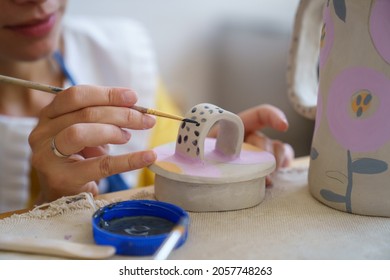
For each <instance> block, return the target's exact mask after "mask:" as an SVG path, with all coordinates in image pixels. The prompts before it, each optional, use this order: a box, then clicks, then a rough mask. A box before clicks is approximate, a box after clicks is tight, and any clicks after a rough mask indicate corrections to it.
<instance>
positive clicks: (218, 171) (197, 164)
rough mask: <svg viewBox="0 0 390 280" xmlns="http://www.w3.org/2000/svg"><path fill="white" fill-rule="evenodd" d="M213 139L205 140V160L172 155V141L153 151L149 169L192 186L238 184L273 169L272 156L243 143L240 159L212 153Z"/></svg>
mask: <svg viewBox="0 0 390 280" xmlns="http://www.w3.org/2000/svg"><path fill="white" fill-rule="evenodd" d="M215 143H216V139H214V138H206V139H205V145H204V155H205V156H204V160H203V161H200V160H196V159H190V158H188V157H183V156H181V155H178V154H175V144H176V143H175V142H172V143H169V144H166V145H162V146H159V147H157V148H155V149H154V150H155V152H156V153H157V161H156V162H155V163H154V164H153V165H151V166H150V167H149V168H150V169H151V170H152V171H153V172H155V173H156V174H159V175H161V176H163V177H166V178H170V179H173V180H176V181H183V182H195V183H202V182H204V183H223V182H229V183H231V182H241V181H247V180H251V179H254V178H259V177H265V176H266V175H268V174H270V173H271V172H272V171H273V170H274V169H275V158H274V156H273V155H272V154H271V153H269V152H266V151H263V150H261V149H259V148H257V147H254V146H252V145H249V144H246V143H243V144H242V149H241V153H240V155H239V157H237V158H235V159H229V158H228V157H227V156H225V155H223V154H221V153H218V152H217V151H216V150H215Z"/></svg>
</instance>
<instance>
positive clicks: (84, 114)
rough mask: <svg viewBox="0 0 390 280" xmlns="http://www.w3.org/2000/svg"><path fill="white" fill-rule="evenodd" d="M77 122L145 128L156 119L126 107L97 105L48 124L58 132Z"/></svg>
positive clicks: (153, 123)
mask: <svg viewBox="0 0 390 280" xmlns="http://www.w3.org/2000/svg"><path fill="white" fill-rule="evenodd" d="M77 123H102V124H112V125H116V126H118V127H122V128H129V129H136V130H143V129H149V128H152V127H153V126H154V125H155V123H156V119H155V117H154V116H150V115H147V114H143V113H140V112H138V111H136V110H133V109H130V108H126V107H113V106H95V107H88V108H83V109H80V110H78V111H74V112H70V113H67V114H64V115H61V116H58V117H57V118H55V119H51V120H50V122H48V126H49V129H50V130H51V131H53V132H54V133H58V132H59V131H60V130H62V129H64V128H66V127H69V126H72V125H74V124H77Z"/></svg>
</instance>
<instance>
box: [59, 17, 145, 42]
mask: <svg viewBox="0 0 390 280" xmlns="http://www.w3.org/2000/svg"><path fill="white" fill-rule="evenodd" d="M64 33H65V36H66V37H68V39H69V38H72V39H73V40H82V41H84V42H85V43H88V42H90V43H91V44H97V45H99V46H105V45H109V46H111V47H112V46H113V45H114V46H115V45H116V46H118V45H120V44H121V43H125V44H126V45H129V44H130V45H151V40H150V37H149V34H148V32H147V30H146V28H145V27H144V26H143V25H142V24H141V23H140V22H138V21H136V20H133V19H129V18H126V17H103V18H102V17H92V16H91V17H79V16H70V17H66V18H65V19H64Z"/></svg>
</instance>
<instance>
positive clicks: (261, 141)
mask: <svg viewBox="0 0 390 280" xmlns="http://www.w3.org/2000/svg"><path fill="white" fill-rule="evenodd" d="M238 115H239V116H240V118H241V119H242V121H243V123H244V128H245V132H244V133H245V134H244V142H246V143H249V144H251V145H254V146H256V147H259V148H261V149H263V150H265V151H268V152H270V153H272V154H273V155H274V156H275V159H276V169H279V168H281V167H286V166H288V165H289V164H290V163H291V161H292V160H293V159H294V150H293V148H292V147H291V146H290V145H289V144H287V143H283V142H282V141H280V140H273V139H270V138H268V137H267V136H265V135H264V134H263V133H261V132H260V130H261V129H262V128H265V127H270V128H272V129H275V130H277V131H286V130H287V129H288V122H287V119H286V116H285V115H284V113H283V112H282V111H281V110H280V109H278V108H276V107H274V106H272V105H268V104H263V105H259V106H256V107H252V108H250V109H247V110H245V111H243V112H241V113H239V114H238ZM217 133H218V132H217V130H216V129H213V130H212V131H211V132H210V134H209V136H210V137H216V136H217ZM266 184H267V185H271V184H272V180H271V178H270V176H267V178H266Z"/></svg>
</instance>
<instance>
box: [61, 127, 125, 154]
mask: <svg viewBox="0 0 390 280" xmlns="http://www.w3.org/2000/svg"><path fill="white" fill-rule="evenodd" d="M130 137H131V134H130V132H129V131H127V130H124V129H121V128H119V127H117V126H115V125H109V124H99V123H90V124H86V123H79V124H74V125H72V126H69V127H67V128H65V129H63V130H62V131H60V132H59V133H58V134H57V135H55V136H54V138H55V145H56V148H57V150H58V151H60V152H61V154H64V155H71V154H76V153H79V152H80V151H82V150H83V149H84V148H86V147H97V146H101V145H105V144H124V143H127V142H128V141H129V140H130Z"/></svg>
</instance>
